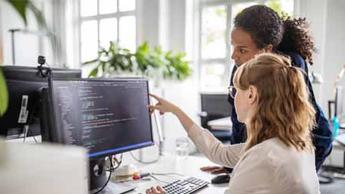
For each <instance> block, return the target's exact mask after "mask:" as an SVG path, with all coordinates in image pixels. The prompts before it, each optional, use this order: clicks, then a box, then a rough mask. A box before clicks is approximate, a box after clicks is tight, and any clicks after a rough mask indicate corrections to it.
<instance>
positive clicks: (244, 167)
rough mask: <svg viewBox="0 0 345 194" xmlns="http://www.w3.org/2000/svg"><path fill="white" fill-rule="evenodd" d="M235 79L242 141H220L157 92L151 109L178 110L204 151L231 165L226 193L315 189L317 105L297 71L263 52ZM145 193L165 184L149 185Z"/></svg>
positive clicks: (288, 191) (192, 137)
mask: <svg viewBox="0 0 345 194" xmlns="http://www.w3.org/2000/svg"><path fill="white" fill-rule="evenodd" d="M233 81H234V88H235V89H236V91H237V92H236V94H235V96H234V100H235V109H236V113H237V116H238V120H239V121H240V122H242V123H244V124H245V125H246V127H247V134H248V138H247V141H246V142H245V143H241V144H235V145H223V144H222V143H221V142H220V141H218V140H217V139H216V138H215V137H214V136H213V135H212V134H211V133H210V132H209V131H208V130H206V129H202V128H200V127H199V126H198V125H196V124H195V123H194V122H193V121H192V120H191V119H190V118H189V117H188V115H186V114H185V113H184V112H183V111H182V110H181V109H180V108H179V107H177V106H175V105H174V104H172V103H170V102H168V101H166V100H164V99H162V98H159V97H157V96H154V95H153V97H154V98H156V99H157V100H158V103H157V104H156V105H155V106H150V109H151V110H158V111H159V112H161V113H166V112H171V113H173V114H174V115H176V116H177V118H178V119H179V120H180V122H181V124H182V125H183V127H184V129H185V130H186V132H187V133H188V136H189V137H190V138H191V139H192V141H193V142H194V144H195V145H196V146H197V148H198V149H199V150H200V151H201V152H202V153H204V154H205V155H206V156H207V157H208V158H209V159H210V160H211V161H213V162H215V163H217V164H219V165H223V166H227V167H232V168H234V170H233V173H232V177H231V181H230V183H229V187H228V189H227V190H226V192H225V193H236V194H238V193H247V194H249V193H275V194H279V193H319V183H318V178H317V174H316V170H315V165H313V164H314V162H315V156H314V146H313V143H312V138H311V130H312V128H313V127H314V125H315V110H314V108H313V106H312V104H311V103H310V101H309V96H308V92H307V86H306V84H305V82H304V78H303V74H302V73H301V71H300V70H299V69H298V68H296V67H293V66H291V62H290V61H289V59H287V58H285V57H282V56H280V55H276V54H269V53H266V54H265V53H264V54H260V55H257V56H255V57H254V59H252V60H249V61H248V62H247V63H245V64H243V65H241V66H239V68H238V69H237V71H236V73H235V74H234V79H233ZM286 99H289V100H286ZM291 113H294V114H291ZM147 193H149V194H150V193H164V190H162V188H160V187H157V188H154V187H152V188H150V189H148V190H147Z"/></svg>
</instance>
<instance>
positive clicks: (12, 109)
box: [0, 66, 81, 139]
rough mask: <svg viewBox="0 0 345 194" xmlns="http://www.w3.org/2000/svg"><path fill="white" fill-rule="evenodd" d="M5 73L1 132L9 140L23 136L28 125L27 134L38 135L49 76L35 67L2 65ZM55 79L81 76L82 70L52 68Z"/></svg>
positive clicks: (0, 119) (0, 123)
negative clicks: (6, 99)
mask: <svg viewBox="0 0 345 194" xmlns="http://www.w3.org/2000/svg"><path fill="white" fill-rule="evenodd" d="M0 68H1V70H2V71H3V73H4V76H5V79H6V84H7V89H8V94H9V106H8V109H7V111H6V113H5V114H4V115H3V116H2V117H1V118H0V135H2V136H6V137H7V138H8V139H12V138H18V137H21V135H23V128H24V126H27V127H28V131H27V134H26V135H27V136H34V135H40V131H41V126H40V108H41V98H40V97H41V96H40V93H41V91H42V89H43V88H47V87H48V78H47V77H43V76H42V75H41V74H40V73H39V71H38V69H37V67H26V66H1V67H0ZM52 76H53V77H55V78H70V79H72V78H80V77H81V70H75V69H74V70H73V69H55V68H53V69H52Z"/></svg>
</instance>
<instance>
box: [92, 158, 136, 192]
mask: <svg viewBox="0 0 345 194" xmlns="http://www.w3.org/2000/svg"><path fill="white" fill-rule="evenodd" d="M108 176H109V174H107V173H106V169H105V159H104V158H99V159H90V188H89V190H90V191H97V190H98V189H100V188H101V187H102V186H103V185H104V184H106V182H107V180H108ZM134 189H135V186H133V185H130V184H126V183H113V182H111V181H109V182H108V184H107V186H106V187H105V188H104V189H103V191H102V192H100V194H120V193H126V192H128V191H132V190H134Z"/></svg>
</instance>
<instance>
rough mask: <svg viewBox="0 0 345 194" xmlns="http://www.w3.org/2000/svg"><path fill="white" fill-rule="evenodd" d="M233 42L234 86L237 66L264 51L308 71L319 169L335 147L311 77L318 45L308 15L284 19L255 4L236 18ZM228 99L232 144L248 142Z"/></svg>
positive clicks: (317, 166)
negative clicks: (314, 39) (309, 71)
mask: <svg viewBox="0 0 345 194" xmlns="http://www.w3.org/2000/svg"><path fill="white" fill-rule="evenodd" d="M231 44H232V46H233V53H232V56H231V58H232V59H233V60H234V62H235V66H234V68H233V70H232V74H231V80H230V86H232V85H233V75H234V73H235V72H236V70H237V68H238V67H239V66H241V65H242V64H244V63H245V62H247V61H248V60H250V59H252V58H254V56H255V55H257V54H259V53H263V52H273V53H278V54H281V55H285V56H287V57H290V59H291V61H292V65H293V66H295V67H299V68H301V69H302V70H303V71H304V72H305V77H304V80H305V82H306V85H307V87H308V90H309V100H310V102H311V103H312V105H313V107H314V109H315V111H316V113H315V118H316V126H315V128H314V129H313V131H312V133H313V143H314V146H315V148H316V149H315V166H316V170H319V168H320V167H321V165H322V163H323V162H324V160H325V159H326V157H327V156H328V155H329V154H330V152H331V150H332V132H331V130H330V127H329V124H328V121H327V119H326V117H325V115H324V113H323V112H322V110H321V108H320V106H319V105H318V104H317V102H316V100H315V96H314V92H313V88H312V85H311V83H310V80H309V78H308V76H307V75H308V63H309V64H311V65H312V64H313V61H312V55H313V51H314V50H315V48H314V42H313V40H312V37H311V35H310V33H309V29H308V24H307V22H306V20H305V19H304V18H296V19H294V18H289V17H285V18H281V17H280V16H279V15H278V14H277V13H276V12H275V11H274V10H273V9H271V8H269V7H267V6H264V5H254V6H251V7H248V8H246V9H244V10H243V11H242V12H240V13H239V14H238V15H237V16H236V17H235V20H234V29H233V31H232V32H231ZM228 100H229V103H230V104H231V105H232V106H231V107H232V110H231V113H232V114H231V115H232V116H231V120H232V123H233V128H232V132H233V134H232V139H231V142H232V144H237V143H242V142H245V140H246V139H247V134H246V127H245V125H244V124H243V123H241V122H239V121H238V119H237V115H236V111H235V108H234V99H233V98H231V97H230V96H229V98H228ZM286 100H289V99H286ZM291 114H294V113H291ZM202 170H205V171H213V172H217V171H219V172H223V171H224V168H222V167H204V168H202Z"/></svg>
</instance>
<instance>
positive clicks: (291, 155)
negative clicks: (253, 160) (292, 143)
mask: <svg viewBox="0 0 345 194" xmlns="http://www.w3.org/2000/svg"><path fill="white" fill-rule="evenodd" d="M247 152H248V153H247V154H254V155H260V157H261V158H263V159H264V160H265V162H267V165H273V166H281V165H285V164H286V163H294V162H298V161H299V160H300V158H301V156H306V157H307V158H310V159H312V158H314V156H313V152H307V151H297V150H296V149H295V148H293V147H289V146H287V145H286V144H284V143H283V142H282V141H281V140H280V139H279V138H270V139H268V140H265V141H263V142H261V143H260V144H257V145H256V146H254V147H252V148H251V149H249V150H248V151H247ZM263 156H264V157H263ZM283 158H284V160H282V159H283Z"/></svg>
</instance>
